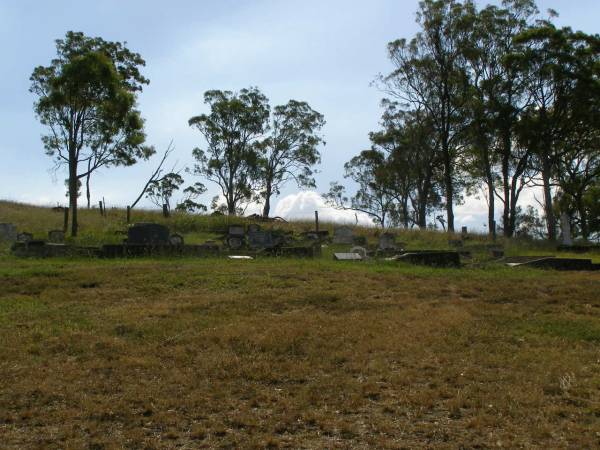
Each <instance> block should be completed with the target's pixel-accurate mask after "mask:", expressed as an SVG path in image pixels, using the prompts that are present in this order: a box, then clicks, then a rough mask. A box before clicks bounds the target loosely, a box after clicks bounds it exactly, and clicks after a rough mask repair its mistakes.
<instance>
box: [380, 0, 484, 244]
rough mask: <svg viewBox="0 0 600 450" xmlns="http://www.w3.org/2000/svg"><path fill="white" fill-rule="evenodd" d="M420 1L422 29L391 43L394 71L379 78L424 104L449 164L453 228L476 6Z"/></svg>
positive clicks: (447, 182) (452, 0) (416, 103)
mask: <svg viewBox="0 0 600 450" xmlns="http://www.w3.org/2000/svg"><path fill="white" fill-rule="evenodd" d="M419 5H420V8H419V12H418V13H417V23H418V24H419V25H420V27H421V31H420V32H419V33H418V34H417V35H416V36H415V38H413V39H412V40H411V41H410V42H407V41H406V40H405V39H400V40H397V41H394V42H391V43H389V44H388V51H389V56H390V59H391V61H392V63H393V65H394V67H395V70H394V71H393V72H392V73H391V74H389V75H388V76H386V77H381V78H380V80H381V81H382V82H383V84H384V86H385V88H386V90H387V92H388V93H389V94H390V95H392V96H395V97H396V98H399V99H400V100H401V101H404V102H408V104H409V105H411V106H412V107H413V108H416V107H420V108H423V109H424V110H425V111H426V112H427V114H428V116H429V117H430V118H431V120H432V123H433V126H434V128H435V132H436V134H437V135H438V137H437V139H438V150H439V152H440V156H441V161H442V164H443V168H444V191H445V200H446V216H447V223H448V231H450V232H453V231H454V208H453V204H454V202H455V200H456V199H457V197H458V196H459V194H460V191H461V189H459V187H458V186H457V184H458V183H459V182H460V180H459V178H460V175H461V174H460V173H458V170H457V168H458V165H457V164H456V162H457V159H458V158H459V156H460V155H459V153H460V150H461V148H462V141H461V140H462V138H463V133H464V130H465V127H466V124H465V122H466V121H465V117H464V114H463V111H462V110H463V108H464V105H465V102H466V100H467V95H466V94H467V89H468V79H467V74H466V68H465V62H464V57H463V54H462V48H463V43H464V41H465V40H466V39H467V38H468V36H467V35H468V33H467V31H468V21H467V20H466V18H468V17H469V16H470V15H472V10H473V9H474V5H473V2H472V1H470V0H469V1H465V2H464V3H460V2H458V1H456V0H423V1H421V2H420V3H419Z"/></svg>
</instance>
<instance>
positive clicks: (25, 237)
mask: <svg viewBox="0 0 600 450" xmlns="http://www.w3.org/2000/svg"><path fill="white" fill-rule="evenodd" d="M31 241H33V234H31V233H27V232H25V231H24V232H22V233H19V234H17V242H25V243H28V242H31Z"/></svg>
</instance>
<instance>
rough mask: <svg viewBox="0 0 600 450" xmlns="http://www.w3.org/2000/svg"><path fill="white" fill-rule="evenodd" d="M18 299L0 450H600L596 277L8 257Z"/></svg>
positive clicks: (383, 265) (2, 278)
mask: <svg viewBox="0 0 600 450" xmlns="http://www.w3.org/2000/svg"><path fill="white" fill-rule="evenodd" d="M0 211H2V210H0ZM42 213H43V214H49V213H48V212H47V211H43V212H42ZM40 214H41V213H40ZM84 217H85V216H84ZM98 217H99V216H98ZM1 220H4V216H2V219H1ZM29 220H31V219H29ZM136 220H137V219H136ZM198 220H199V219H198ZM15 222H16V220H15ZM99 222H100V220H99ZM17 223H19V222H17ZM31 226H32V225H31ZM87 226H89V223H88V225H86V227H87ZM209 226H210V223H209V221H207V229H209V228H208V227H209ZM289 226H295V227H301V226H303V225H298V224H291V225H289ZM31 229H33V227H32V228H31ZM42 231H43V229H42V228H41V227H40V233H41V232H42ZM89 231H90V232H93V229H89ZM201 232H202V231H198V232H197V233H201ZM365 233H369V230H365ZM99 234H100V235H101V233H99ZM207 234H210V231H207ZM370 237H371V238H372V239H373V238H374V236H373V235H372V234H371V236H370ZM425 239H426V238H425V237H423V236H417V235H415V236H414V241H415V242H416V241H417V240H422V241H425ZM445 239H446V238H445V237H440V236H439V235H436V236H433V235H432V241H433V242H434V244H435V243H438V244H439V245H440V246H441V245H443V243H444V241H445ZM473 239H479V238H477V237H474V238H473ZM511 245H514V246H515V247H516V244H511ZM533 250H538V251H539V249H533ZM533 250H531V249H526V248H524V249H523V251H533ZM515 251H517V250H516V249H515ZM0 286H2V289H0V436H1V442H2V444H1V445H0V447H2V448H9V449H13V448H14V449H23V448H50V449H53V448H55V449H59V448H60V449H62V448H89V449H113V448H132V449H134V448H135V449H137V448H147V449H154V448H156V449H159V448H160V449H162V448H165V449H166V448H188V449H191V448H394V449H395V448H491V447H495V448H499V447H502V448H535V447H547V448H596V447H598V446H600V435H599V434H598V430H600V351H599V349H598V342H600V296H599V295H598V292H600V274H598V273H597V272H596V273H585V272H580V273H560V272H549V271H538V270H514V269H509V268H504V267H502V266H500V265H498V266H494V265H480V266H473V267H471V268H466V269H462V270H458V269H430V268H424V267H416V266H410V265H404V264H397V263H393V262H385V261H380V262H377V261H369V262H366V263H359V264H356V263H354V264H353V263H338V262H334V261H332V260H331V259H330V258H329V257H327V258H322V259H316V260H293V259H267V258H264V259H257V260H253V261H231V260H225V259H217V258H212V259H192V258H183V259H169V258H162V259H156V260H153V259H129V260H98V259H90V260H85V259H76V258H73V259H61V258H57V259H46V260H43V259H16V258H14V257H12V256H10V255H6V254H5V255H3V256H0Z"/></svg>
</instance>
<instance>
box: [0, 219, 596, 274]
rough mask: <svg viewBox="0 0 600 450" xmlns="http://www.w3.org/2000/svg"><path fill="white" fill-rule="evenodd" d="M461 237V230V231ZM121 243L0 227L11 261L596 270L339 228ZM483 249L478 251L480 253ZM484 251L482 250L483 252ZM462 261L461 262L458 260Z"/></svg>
mask: <svg viewBox="0 0 600 450" xmlns="http://www.w3.org/2000/svg"><path fill="white" fill-rule="evenodd" d="M463 231H464V230H463ZM122 233H123V234H125V235H126V237H125V238H124V239H123V240H122V242H121V243H118V244H105V245H101V246H78V245H71V244H69V243H66V242H65V233H64V231H63V230H51V231H49V232H48V237H47V239H44V240H39V239H34V238H33V235H32V234H31V233H27V232H18V230H17V228H16V226H14V225H13V224H6V223H0V241H9V242H11V243H12V246H11V249H12V252H13V254H14V255H16V256H19V257H55V256H87V257H101V258H129V257H141V256H151V257H153V256H189V257H207V256H224V257H228V258H230V259H254V258H256V257H260V256H267V257H279V256H288V257H301V258H314V257H320V256H321V255H322V249H323V248H326V247H328V246H332V248H333V258H334V259H335V260H337V261H365V260H369V259H385V260H388V261H399V262H406V263H410V264H418V265H427V266H432V267H455V268H459V267H461V266H462V262H461V261H462V260H465V259H467V260H468V259H470V258H471V252H472V251H482V250H483V251H485V252H487V253H488V254H489V255H490V257H491V258H492V259H493V260H495V261H497V262H498V263H502V264H506V265H508V266H510V267H533V268H542V269H555V270H600V264H593V263H592V260H591V259H579V258H576V259H575V258H557V257H555V256H538V257H536V256H533V257H530V256H528V257H510V258H507V257H505V256H504V250H503V249H502V247H501V246H498V245H496V244H489V245H487V244H475V245H469V246H465V245H464V241H463V239H464V240H467V239H468V235H467V234H466V233H463V236H462V239H459V240H452V241H449V244H450V246H451V247H454V248H453V250H410V249H407V248H406V247H407V246H406V244H405V243H402V242H398V241H397V240H396V235H395V234H393V233H391V232H384V233H381V234H379V235H378V237H377V243H376V244H374V243H369V242H368V241H367V238H366V237H365V236H359V235H355V234H354V229H353V228H352V227H349V226H339V227H336V228H335V229H334V231H333V235H332V236H330V235H329V232H328V231H327V230H315V231H307V232H303V233H300V234H299V235H294V233H293V232H291V231H285V230H279V229H266V228H265V229H263V228H262V226H261V225H259V224H256V223H251V224H238V225H230V226H229V227H228V228H227V231H226V233H224V234H223V235H222V236H221V238H220V240H210V241H206V242H204V243H203V244H186V243H185V240H184V236H182V235H180V234H177V233H171V232H170V230H169V228H168V227H166V226H164V225H160V224H156V223H136V224H133V225H131V226H129V227H128V228H127V230H126V231H123V232H122ZM479 247H482V248H479ZM483 247H485V248H483ZM461 258H462V259H461Z"/></svg>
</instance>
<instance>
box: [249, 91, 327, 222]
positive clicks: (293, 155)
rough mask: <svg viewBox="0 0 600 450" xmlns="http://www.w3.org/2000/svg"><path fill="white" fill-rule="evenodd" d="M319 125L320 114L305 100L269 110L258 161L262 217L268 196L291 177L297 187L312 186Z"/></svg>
mask: <svg viewBox="0 0 600 450" xmlns="http://www.w3.org/2000/svg"><path fill="white" fill-rule="evenodd" d="M323 125H325V119H324V117H323V115H322V114H320V113H318V112H317V111H315V110H313V109H312V108H311V107H310V106H309V105H308V103H306V102H299V101H296V100H290V101H289V102H288V103H287V104H285V105H280V106H276V107H275V108H274V109H273V114H272V118H271V126H270V129H269V135H268V137H267V138H266V139H265V140H264V141H263V142H262V144H261V152H260V157H259V160H258V161H259V165H258V168H259V172H258V176H259V179H260V182H261V184H262V186H261V192H260V196H261V197H262V198H263V200H264V205H263V217H265V218H266V217H269V212H270V209H271V197H272V196H273V195H274V194H275V195H278V194H279V193H280V190H281V188H282V187H283V185H284V184H285V183H287V182H288V181H290V180H293V181H294V182H295V183H296V185H297V186H298V187H299V188H300V187H315V180H314V178H313V171H314V169H313V167H314V166H315V165H316V164H318V163H319V162H320V160H321V155H320V152H319V145H320V144H322V143H324V141H323V137H322V136H321V135H320V130H321V129H322V128H323Z"/></svg>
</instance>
